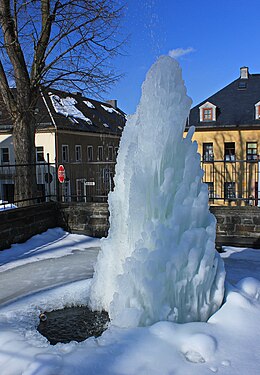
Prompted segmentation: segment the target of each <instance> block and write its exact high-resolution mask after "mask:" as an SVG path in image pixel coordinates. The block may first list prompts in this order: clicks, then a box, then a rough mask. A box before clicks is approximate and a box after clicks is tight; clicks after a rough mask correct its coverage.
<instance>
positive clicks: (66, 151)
mask: <svg viewBox="0 0 260 375" xmlns="http://www.w3.org/2000/svg"><path fill="white" fill-rule="evenodd" d="M61 152H62V155H61V159H62V162H63V163H68V162H69V146H68V145H62V146H61Z"/></svg>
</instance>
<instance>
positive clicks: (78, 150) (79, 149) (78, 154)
mask: <svg viewBox="0 0 260 375" xmlns="http://www.w3.org/2000/svg"><path fill="white" fill-rule="evenodd" d="M75 162H77V163H81V162H82V146H81V145H75Z"/></svg>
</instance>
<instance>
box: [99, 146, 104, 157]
mask: <svg viewBox="0 0 260 375" xmlns="http://www.w3.org/2000/svg"><path fill="white" fill-rule="evenodd" d="M98 160H99V161H102V160H103V146H98Z"/></svg>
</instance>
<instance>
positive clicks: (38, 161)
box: [35, 146, 45, 163]
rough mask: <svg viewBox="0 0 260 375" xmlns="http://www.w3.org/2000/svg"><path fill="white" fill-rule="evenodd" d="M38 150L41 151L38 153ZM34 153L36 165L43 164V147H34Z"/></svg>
mask: <svg viewBox="0 0 260 375" xmlns="http://www.w3.org/2000/svg"><path fill="white" fill-rule="evenodd" d="M40 148H41V149H42V150H41V151H39V149H40ZM35 152H36V163H43V162H45V158H44V146H36V147H35ZM39 156H40V157H39Z"/></svg>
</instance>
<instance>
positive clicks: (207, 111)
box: [199, 102, 217, 122]
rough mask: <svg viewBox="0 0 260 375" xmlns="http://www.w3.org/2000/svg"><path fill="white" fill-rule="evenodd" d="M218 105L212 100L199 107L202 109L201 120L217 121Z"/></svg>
mask: <svg viewBox="0 0 260 375" xmlns="http://www.w3.org/2000/svg"><path fill="white" fill-rule="evenodd" d="M216 108H217V107H216V106H215V105H214V104H212V103H210V102H206V103H204V104H203V105H202V106H200V107H199V110H200V121H201V122H211V121H216Z"/></svg>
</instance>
